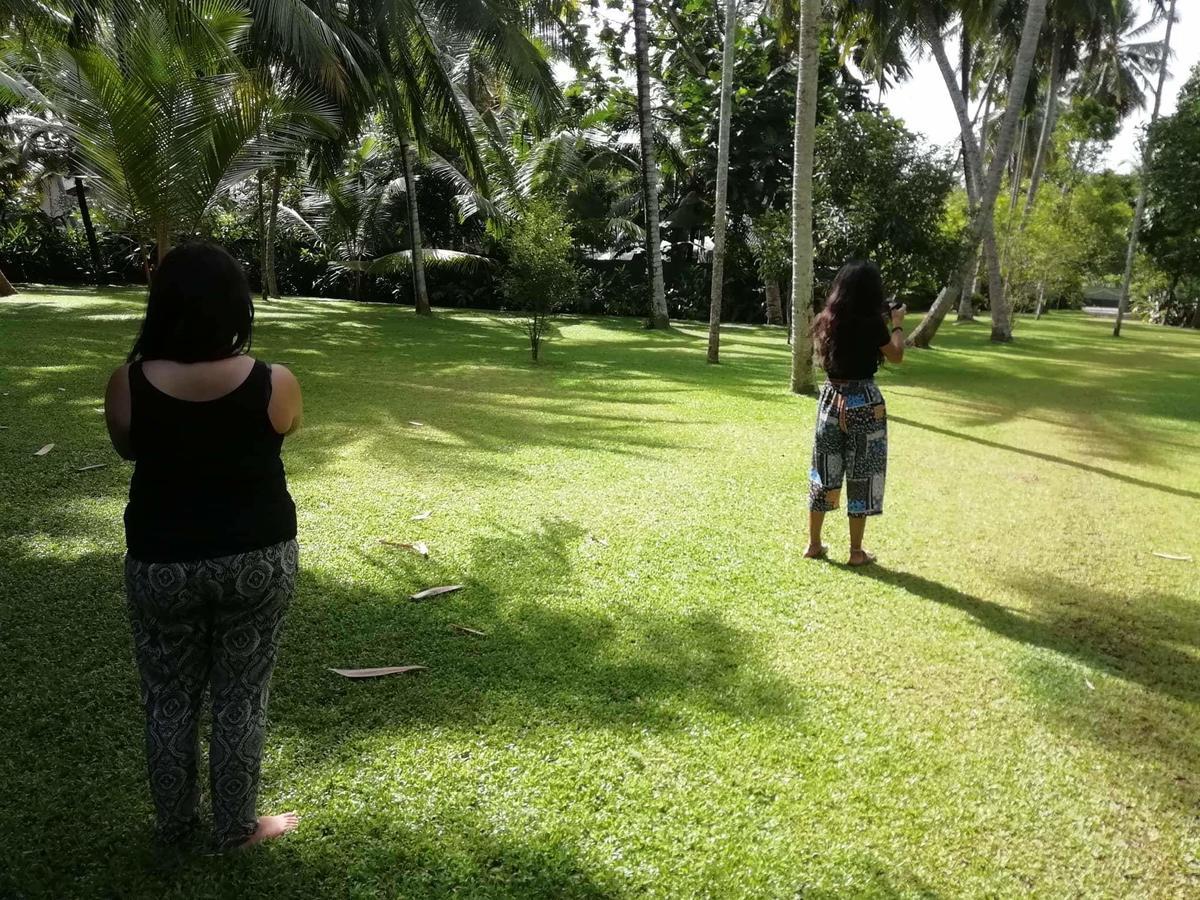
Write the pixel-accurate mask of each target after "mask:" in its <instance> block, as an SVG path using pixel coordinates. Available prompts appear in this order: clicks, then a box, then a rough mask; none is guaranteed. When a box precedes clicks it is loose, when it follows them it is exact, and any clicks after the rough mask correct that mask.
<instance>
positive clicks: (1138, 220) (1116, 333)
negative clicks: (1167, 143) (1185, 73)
mask: <svg viewBox="0 0 1200 900" xmlns="http://www.w3.org/2000/svg"><path fill="white" fill-rule="evenodd" d="M1174 24H1175V0H1171V7H1170V9H1169V10H1168V11H1167V33H1166V35H1165V36H1164V37H1163V53H1162V60H1161V62H1159V65H1158V86H1157V87H1156V88H1155V89H1154V110H1153V111H1152V112H1151V113H1150V128H1151V130H1153V128H1154V123H1155V122H1157V121H1158V110H1159V108H1160V107H1161V106H1162V93H1163V83H1164V82H1165V81H1166V80H1167V60H1168V59H1170V57H1171V28H1172V26H1174ZM1152 152H1153V148H1152V147H1151V146H1150V141H1149V139H1148V138H1147V140H1146V144H1145V147H1144V148H1143V149H1142V186H1141V188H1140V189H1139V190H1138V197H1137V205H1136V206H1135V207H1134V210H1133V223H1132V224H1131V225H1130V226H1129V247H1128V248H1127V249H1126V251H1125V276H1124V277H1123V278H1122V279H1121V299H1120V301H1119V302H1118V303H1117V321H1116V322H1114V323H1113V337H1120V336H1121V323H1122V322H1123V321H1124V319H1125V314H1126V313H1127V312H1128V311H1129V283H1130V282H1131V281H1132V280H1133V262H1134V259H1135V258H1136V257H1137V247H1138V234H1139V233H1140V232H1141V230H1142V218H1143V217H1144V216H1145V215H1146V170H1147V168H1149V164H1150V154H1151V153H1152Z"/></svg>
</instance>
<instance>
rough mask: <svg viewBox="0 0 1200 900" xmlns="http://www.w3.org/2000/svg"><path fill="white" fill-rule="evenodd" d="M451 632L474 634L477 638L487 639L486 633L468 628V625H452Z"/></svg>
mask: <svg viewBox="0 0 1200 900" xmlns="http://www.w3.org/2000/svg"><path fill="white" fill-rule="evenodd" d="M450 630H451V631H458V632H460V633H462V634H473V635H475V636H476V637H487V632H486V631H479V630H478V629H476V628H468V627H467V626H466V625H451V626H450Z"/></svg>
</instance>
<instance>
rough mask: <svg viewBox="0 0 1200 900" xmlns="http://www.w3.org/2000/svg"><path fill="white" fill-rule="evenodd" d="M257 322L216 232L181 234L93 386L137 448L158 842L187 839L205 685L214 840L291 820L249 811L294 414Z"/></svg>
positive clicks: (293, 386) (275, 616) (142, 633)
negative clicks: (116, 362)
mask: <svg viewBox="0 0 1200 900" xmlns="http://www.w3.org/2000/svg"><path fill="white" fill-rule="evenodd" d="M253 321H254V306H253V302H252V301H251V298H250V290H249V286H248V285H247V283H246V277H245V274H244V273H243V272H242V269H241V267H240V266H239V265H238V263H237V262H236V261H235V260H234V259H233V257H231V256H230V255H229V254H228V253H226V252H225V251H224V250H222V249H221V248H220V247H217V246H215V245H213V244H207V243H191V244H185V245H182V246H180V247H176V248H175V249H174V250H172V251H171V252H170V253H168V254H167V255H166V257H165V258H164V259H163V261H162V263H161V265H160V266H159V268H158V271H157V272H156V273H155V275H154V281H153V284H152V285H151V288H150V296H149V300H148V301H147V305H146V317H145V319H144V321H143V323H142V328H141V332H140V334H139V335H138V338H137V341H136V343H135V344H134V346H133V350H132V351H131V352H130V354H129V362H128V363H127V364H126V365H124V366H122V367H121V368H119V369H117V371H116V372H114V373H113V376H112V378H111V379H110V380H109V385H108V391H107V394H106V397H105V413H106V418H107V421H108V428H109V434H110V435H111V437H112V441H113V446H114V447H116V449H117V452H118V453H120V454H121V455H122V456H124V457H125V458H126V459H131V460H133V461H134V471H133V480H132V482H131V484H130V488H129V504H128V505H127V506H126V508H125V538H126V547H127V555H126V558H125V584H126V593H127V596H128V602H129V615H130V621H131V624H132V627H133V642H134V651H135V655H136V657H137V664H138V670H139V673H140V676H141V686H142V699H143V703H144V705H145V709H146V754H147V759H148V763H149V770H150V791H151V794H152V796H153V798H154V804H155V808H156V811H157V815H158V834H159V838H160V839H161V840H162V841H164V842H166V843H169V844H180V843H185V842H188V841H190V840H191V839H192V838H193V837H194V836H195V835H196V831H197V826H198V824H199V823H198V814H199V799H200V791H199V781H198V772H197V761H198V737H199V715H200V709H201V706H202V704H203V701H204V696H205V693H206V692H208V691H211V694H212V708H213V722H212V737H211V741H210V747H209V766H210V789H211V794H212V810H213V833H214V836H215V839H216V845H217V847H218V848H220V849H228V848H232V847H237V846H244V845H246V844H250V843H256V842H257V841H260V840H266V839H269V838H272V837H277V836H279V835H281V834H284V833H286V832H287V831H290V830H292V829H293V828H295V827H296V824H297V819H296V816H295V814H294V813H285V814H283V815H276V816H263V817H261V818H259V817H258V815H257V811H256V809H255V803H256V799H257V794H258V778H259V768H260V761H261V757H262V748H263V737H264V729H265V725H266V707H267V694H268V685H269V682H270V678H271V672H272V669H273V668H274V665H275V656H276V652H277V650H278V646H279V637H280V632H281V628H282V624H283V616H284V612H285V611H286V609H287V606H288V604H289V602H290V601H291V597H292V591H293V587H294V584H295V578H296V565H297V555H298V551H297V546H296V508H295V506H294V505H293V503H292V498H291V495H290V494H289V493H288V488H287V480H286V478H285V475H284V469H283V461H282V459H281V458H280V450H281V448H282V446H283V439H284V436H285V435H286V434H288V433H290V432H291V431H293V430H295V428H296V427H298V425H299V422H300V412H301V401H300V386H299V384H298V383H297V382H296V379H295V378H294V377H293V376H292V374H291V373H290V372H288V371H287V370H286V369H284V368H283V367H281V366H270V365H267V364H266V363H263V362H261V361H258V360H254V359H252V358H251V357H250V356H249V355H248V353H249V350H250V339H251V332H252V328H253Z"/></svg>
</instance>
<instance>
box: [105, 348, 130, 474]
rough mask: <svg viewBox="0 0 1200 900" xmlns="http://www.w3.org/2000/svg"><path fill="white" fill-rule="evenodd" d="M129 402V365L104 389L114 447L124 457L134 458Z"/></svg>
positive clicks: (109, 380)
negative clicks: (130, 431) (130, 434)
mask: <svg viewBox="0 0 1200 900" xmlns="http://www.w3.org/2000/svg"><path fill="white" fill-rule="evenodd" d="M131 408H132V407H131V404H130V402H129V366H128V365H124V366H121V367H120V368H119V369H117V371H115V372H113V373H112V377H110V378H109V379H108V387H106V388H105V389H104V422H105V424H106V425H108V437H109V440H111V441H112V445H113V449H114V450H116V451H117V453H119V454H120V455H121V458H122V459H133V442H132V441H131V440H130V438H129V423H130V421H131V415H130V410H131Z"/></svg>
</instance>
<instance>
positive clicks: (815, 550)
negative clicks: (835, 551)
mask: <svg viewBox="0 0 1200 900" xmlns="http://www.w3.org/2000/svg"><path fill="white" fill-rule="evenodd" d="M828 552H829V548H828V547H827V546H825V545H824V544H809V545H808V549H807V550H805V551H804V558H805V559H824V558H825V554H827V553H828Z"/></svg>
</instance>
